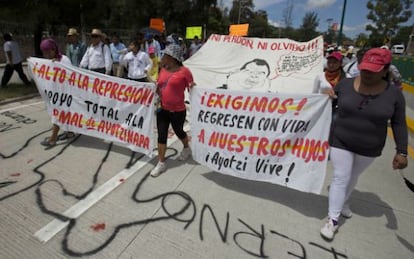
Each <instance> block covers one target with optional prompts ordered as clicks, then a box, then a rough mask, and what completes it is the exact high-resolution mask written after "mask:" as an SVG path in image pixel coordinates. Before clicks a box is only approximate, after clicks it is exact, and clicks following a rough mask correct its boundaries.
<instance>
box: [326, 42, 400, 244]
mask: <svg viewBox="0 0 414 259" xmlns="http://www.w3.org/2000/svg"><path fill="white" fill-rule="evenodd" d="M391 59H392V55H391V52H390V51H389V50H385V49H380V48H374V49H370V50H369V51H367V52H366V53H365V55H364V57H363V59H362V62H361V63H360V65H359V69H360V71H361V73H360V75H359V76H357V77H356V78H347V79H344V80H342V81H341V82H340V83H339V84H338V85H337V86H336V87H335V88H325V89H324V90H323V93H325V94H329V96H331V97H332V98H334V99H336V100H337V101H338V111H337V118H336V120H335V121H334V123H333V131H332V141H331V151H330V152H331V153H330V157H331V160H332V165H333V178H332V183H331V185H330V188H329V213H328V216H329V218H328V222H327V223H326V224H325V225H324V226H323V227H322V229H321V232H320V233H321V235H322V237H324V238H326V239H328V240H332V239H333V238H334V235H335V233H336V232H337V230H338V227H339V225H338V219H339V216H340V215H342V216H344V217H346V218H350V217H351V216H352V211H351V210H350V208H349V204H348V199H349V197H350V196H351V193H352V191H353V189H354V187H355V185H356V184H357V180H358V177H359V176H360V175H361V173H362V172H363V171H364V170H365V169H366V168H367V167H368V166H369V165H370V164H371V163H372V162H374V160H375V158H376V157H378V156H380V155H381V152H382V149H383V148H384V145H385V140H386V137H387V127H388V121H391V127H392V131H393V134H394V139H395V144H396V153H395V155H394V159H393V161H392V167H393V169H394V170H396V169H404V168H405V167H407V145H408V132H407V125H406V121H405V100H404V96H403V94H402V93H401V91H400V90H399V89H397V88H395V87H392V86H391V85H390V83H389V80H387V77H388V76H389V70H388V69H389V66H390V64H391Z"/></svg>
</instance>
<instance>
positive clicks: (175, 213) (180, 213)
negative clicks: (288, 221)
mask: <svg viewBox="0 0 414 259" xmlns="http://www.w3.org/2000/svg"><path fill="white" fill-rule="evenodd" d="M45 132H46V131H43V132H41V133H39V134H36V135H34V136H33V137H30V138H29V139H28V140H27V141H26V142H25V143H24V144H23V146H22V147H20V148H18V150H17V151H15V152H13V153H12V154H9V155H4V154H0V156H1V157H3V158H5V159H8V158H12V157H15V156H16V155H17V154H18V153H19V152H20V151H21V150H23V149H24V148H27V146H28V145H29V143H30V142H31V141H32V140H33V139H34V138H36V137H38V136H39V135H40V134H43V133H45ZM79 137H80V135H79V136H78V137H77V138H75V139H73V140H72V141H71V142H69V143H67V144H66V145H65V146H63V147H62V148H61V149H57V150H58V152H57V153H56V154H55V155H54V156H52V157H50V158H49V159H47V160H46V161H43V162H42V163H41V164H39V165H38V166H36V167H35V168H34V169H33V170H32V171H33V172H34V173H35V174H37V175H39V180H38V181H36V182H35V183H32V184H30V185H28V186H27V187H25V188H23V189H21V190H19V191H16V192H14V193H11V194H8V195H6V196H4V197H0V201H2V200H5V199H7V198H10V197H12V196H14V195H17V194H19V193H21V192H23V191H27V190H29V189H31V188H33V187H35V192H34V193H35V196H36V202H37V205H38V207H39V208H40V210H41V211H42V212H43V213H45V214H47V215H51V216H52V217H55V218H57V219H59V220H61V221H68V222H69V225H68V226H67V228H66V230H65V233H64V237H63V239H62V242H61V245H62V250H63V252H64V253H66V254H67V255H69V256H74V257H80V256H87V255H94V254H98V253H100V252H102V250H104V249H105V248H106V247H107V246H108V245H109V244H110V243H111V242H112V241H113V240H114V239H115V238H116V237H117V235H118V234H119V233H120V232H121V231H123V230H125V229H127V228H130V227H134V226H138V225H145V224H160V223H162V222H164V221H167V220H168V221H174V222H177V224H183V231H185V230H187V229H188V227H190V226H191V225H197V224H198V229H199V238H200V241H203V242H205V241H206V237H205V235H204V230H205V229H207V228H212V229H216V230H217V233H218V236H219V238H220V239H221V241H222V242H223V244H227V245H229V244H233V245H235V246H237V247H238V248H239V249H241V250H242V251H243V252H245V253H246V254H248V255H251V256H254V257H260V258H268V257H269V255H268V253H267V252H266V249H265V247H266V244H267V245H268V246H270V243H271V242H277V241H280V240H289V241H291V242H293V243H294V244H296V245H298V246H299V247H300V253H298V252H297V251H296V253H294V252H291V251H283V252H285V253H287V254H289V255H291V256H294V257H298V258H311V256H309V254H312V251H313V249H318V250H320V251H323V252H326V253H327V256H329V255H330V256H332V258H347V256H346V255H345V254H344V253H340V252H338V251H337V250H336V249H334V248H333V247H326V246H324V245H320V244H317V243H314V242H301V241H299V240H295V239H293V238H292V237H289V236H288V235H286V234H283V233H281V232H280V231H276V230H274V229H273V228H268V227H266V226H264V225H263V224H260V225H259V227H258V228H257V227H254V226H253V225H257V224H251V223H249V222H247V221H245V220H243V219H241V218H238V217H236V218H234V217H231V215H230V212H227V213H226V217H225V220H224V222H223V221H221V220H219V219H218V217H217V216H216V212H215V211H214V209H213V206H211V205H209V204H203V205H201V210H200V212H199V216H198V217H197V215H198V209H197V204H196V202H195V201H194V199H193V198H192V197H191V196H190V195H189V194H187V193H186V192H183V191H168V192H164V193H161V194H157V195H154V196H152V197H144V196H145V193H142V187H143V185H144V184H145V182H146V181H147V180H148V178H149V173H148V174H146V175H145V176H143V178H142V179H141V180H140V182H139V183H138V184H137V186H136V188H135V190H134V192H133V195H132V200H133V201H134V202H135V203H136V204H137V206H141V205H143V204H145V203H150V202H159V203H160V208H161V210H162V212H163V213H164V215H161V216H156V217H152V216H151V217H148V218H144V219H141V220H133V219H132V220H131V221H128V222H124V223H121V224H118V225H116V226H115V228H114V230H113V232H112V233H110V235H109V237H108V238H107V239H106V240H105V241H104V242H103V243H102V244H98V245H97V246H96V247H94V248H92V249H90V250H88V251H79V250H78V248H77V247H72V246H71V245H70V244H73V243H74V242H70V241H71V240H72V239H73V238H74V237H73V235H75V234H76V233H78V232H77V231H74V229H75V228H76V223H77V220H78V219H74V218H69V217H67V216H65V215H63V214H62V213H60V212H58V211H55V210H53V209H51V208H49V207H48V206H47V204H46V202H45V200H44V199H43V191H42V189H43V188H44V186H45V185H47V184H57V185H58V186H59V187H60V189H61V194H62V196H68V197H72V198H74V199H76V200H82V199H84V198H86V197H87V196H88V195H89V194H90V193H91V192H92V191H93V190H94V189H95V188H96V185H97V182H98V179H99V175H100V173H101V169H102V166H103V165H104V163H105V162H107V160H108V157H109V156H110V153H111V150H112V144H109V145H108V147H107V149H106V152H105V154H104V156H103V157H102V160H101V161H99V162H98V163H97V168H96V170H95V173H94V174H93V176H92V179H91V180H90V185H89V186H88V187H87V189H86V190H85V191H83V192H81V193H80V194H77V193H74V192H71V191H70V190H68V188H66V186H65V185H64V184H63V183H62V182H60V181H58V180H56V179H50V178H47V175H48V174H47V173H46V172H44V171H43V170H42V169H43V167H44V166H45V165H47V164H49V163H50V162H52V161H53V160H55V159H56V158H57V157H59V156H61V155H62V154H64V153H65V152H66V151H67V149H68V147H69V146H70V145H71V144H72V143H73V142H74V141H77V140H78V139H79ZM169 151H170V153H171V152H173V154H172V155H170V156H174V155H176V154H177V150H176V149H171V148H169ZM136 155H137V154H136V153H135V152H132V151H131V155H130V157H129V161H128V162H127V163H126V166H125V167H126V168H129V167H131V166H132V165H134V164H135V163H136V162H137V161H139V159H140V158H141V157H142V156H143V155H142V154H138V157H135V156H136ZM170 156H169V157H170ZM85 174H87V175H89V174H88V172H85ZM15 183H16V182H14V183H7V182H5V183H4V186H2V187H4V188H5V187H7V186H12V185H13V184H15ZM0 184H1V183H0ZM176 199H180V200H181V201H182V202H180V203H179V204H182V205H181V206H180V207H172V205H171V204H172V203H171V202H170V203H169V201H171V200H173V201H174V200H176ZM208 215H209V216H210V217H208ZM209 219H212V220H209ZM197 220H198V223H197ZM211 222H213V223H211ZM208 223H210V224H208ZM230 232H231V233H232V234H233V235H230ZM209 233H211V231H210V232H209ZM269 233H270V235H269ZM209 238H214V237H209ZM279 239H280V240H279ZM246 240H247V241H248V242H246ZM75 243H76V242H75ZM246 244H249V245H246ZM252 244H253V245H252ZM281 253H282V252H281ZM319 253H320V252H319Z"/></svg>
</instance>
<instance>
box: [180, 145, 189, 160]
mask: <svg viewBox="0 0 414 259" xmlns="http://www.w3.org/2000/svg"><path fill="white" fill-rule="evenodd" d="M190 156H191V149H190V148H189V147H185V148H183V151H181V154H180V156H179V157H178V158H177V159H178V160H179V161H184V160H187V159H188V158H189V157H190Z"/></svg>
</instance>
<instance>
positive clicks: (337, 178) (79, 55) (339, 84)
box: [2, 28, 408, 240]
mask: <svg viewBox="0 0 414 259" xmlns="http://www.w3.org/2000/svg"><path fill="white" fill-rule="evenodd" d="M89 35H90V39H89V43H88V44H85V43H82V42H81V41H80V40H79V34H78V32H77V30H76V29H75V28H71V29H69V31H68V33H67V46H66V49H65V50H66V53H64V54H66V55H63V54H62V53H61V52H60V51H59V48H58V46H57V44H56V42H55V41H54V40H53V39H44V40H43V41H42V43H41V45H40V48H41V50H42V52H43V55H44V57H45V58H48V59H54V60H57V61H59V62H63V63H68V62H71V63H72V65H74V66H78V67H81V68H85V69H89V70H91V71H95V72H98V73H104V74H107V75H113V76H117V77H124V78H128V79H130V80H135V81H139V82H156V87H157V88H156V91H157V94H158V96H159V104H158V105H159V107H158V109H157V113H156V121H157V129H158V163H157V165H156V166H155V168H154V169H153V170H152V171H151V173H150V174H151V176H153V177H157V176H159V175H160V174H161V173H162V172H164V171H165V170H166V168H167V165H166V157H165V153H166V147H167V146H166V143H167V136H168V129H169V127H170V126H171V127H172V129H173V130H174V132H175V134H176V135H177V137H178V138H179V139H180V140H181V142H182V144H183V150H182V152H181V154H180V155H179V157H178V159H179V160H186V159H188V158H189V157H190V156H191V150H190V148H189V138H188V135H187V133H186V132H185V131H184V122H185V118H186V105H185V102H184V92H185V91H189V90H190V89H191V88H192V87H194V85H195V82H194V80H193V76H192V74H191V71H190V70H189V69H188V68H186V67H185V66H184V65H183V61H184V60H185V59H186V58H189V57H191V56H192V55H194V54H195V53H196V52H197V51H198V50H199V49H200V47H201V46H202V43H201V41H200V40H199V39H198V37H196V38H194V40H193V41H192V42H191V44H186V43H185V41H184V40H183V38H182V37H181V36H179V35H178V34H171V35H169V36H167V37H165V38H164V37H161V36H160V35H153V34H143V33H138V34H136V35H134V36H133V37H131V39H130V40H129V42H127V43H123V42H122V41H121V39H120V37H119V35H117V34H114V35H111V36H109V37H108V36H107V35H105V34H104V33H103V32H102V31H101V30H100V29H93V30H92V31H91V33H90V34H89ZM4 40H5V44H4V51H5V52H6V55H7V66H6V70H5V74H4V75H3V79H2V86H3V87H4V86H5V85H7V82H8V80H9V79H10V76H11V74H12V73H13V71H14V70H16V71H17V72H18V73H19V76H20V77H21V79H22V80H23V82H25V83H28V79H27V78H26V77H25V75H24V73H23V72H22V68H21V67H22V66H21V62H22V58H21V55H20V54H19V52H18V45H17V44H16V43H15V42H14V41H13V40H12V38H11V35H9V34H5V35H4ZM325 57H326V58H325V60H326V62H325V64H324V71H323V73H321V74H320V75H317V77H316V78H315V81H314V91H313V93H314V94H326V95H329V96H330V97H331V98H332V100H333V101H332V103H333V107H332V108H333V113H332V124H331V125H328V126H329V127H330V128H331V130H330V137H329V143H330V146H331V148H330V159H331V161H332V165H333V178H332V183H331V184H330V190H329V206H328V221H327V222H326V224H324V225H323V227H322V229H321V230H320V234H321V235H322V236H323V237H324V238H326V239H329V240H332V239H333V238H334V235H335V234H336V232H337V231H338V227H339V223H338V222H339V217H340V216H341V215H342V216H343V217H346V218H350V217H351V216H352V211H351V208H350V196H351V193H352V191H353V189H354V187H355V185H356V183H357V180H358V177H359V176H360V175H361V174H362V172H363V171H365V169H366V168H367V167H368V166H369V165H370V164H372V163H373V162H374V160H375V158H377V157H379V156H380V155H381V152H382V149H383V148H384V145H385V139H386V132H387V127H388V125H391V127H392V129H393V134H394V139H395V145H396V153H395V155H394V157H393V160H392V168H393V169H403V168H405V167H407V145H408V143H407V142H408V133H407V125H406V122H405V100H404V96H403V94H402V93H401V91H400V86H401V75H400V74H399V73H398V70H397V69H396V68H395V66H392V64H391V61H392V54H391V52H390V51H389V49H388V48H387V46H382V47H379V48H372V49H368V50H364V49H360V50H356V49H355V48H354V47H352V46H349V47H348V48H347V49H342V48H336V49H335V48H327V49H326V55H325ZM58 131H59V127H58V126H57V125H54V126H53V132H52V135H51V136H50V137H48V138H46V139H45V140H44V141H43V142H42V145H45V146H48V147H52V146H54V145H55V144H56V141H57V140H58V139H59V138H65V139H66V138H69V137H73V136H74V134H73V133H71V132H64V133H62V134H61V135H58Z"/></svg>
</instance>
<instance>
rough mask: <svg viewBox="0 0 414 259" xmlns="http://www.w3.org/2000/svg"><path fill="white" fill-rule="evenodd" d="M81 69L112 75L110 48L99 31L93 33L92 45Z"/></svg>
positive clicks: (84, 57) (83, 59) (95, 30)
mask: <svg viewBox="0 0 414 259" xmlns="http://www.w3.org/2000/svg"><path fill="white" fill-rule="evenodd" d="M79 66H80V67H82V68H87V69H89V70H92V71H95V72H99V73H102V74H107V75H110V74H111V73H112V57H111V50H110V49H109V46H108V45H106V44H105V43H104V42H103V33H102V32H101V30H99V29H93V30H92V32H91V45H90V46H89V47H88V49H87V50H86V53H85V55H83V58H82V60H81V62H80V65H79Z"/></svg>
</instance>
